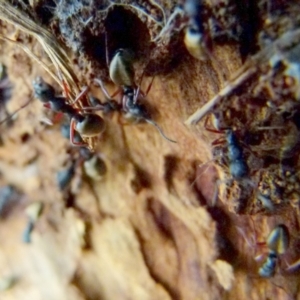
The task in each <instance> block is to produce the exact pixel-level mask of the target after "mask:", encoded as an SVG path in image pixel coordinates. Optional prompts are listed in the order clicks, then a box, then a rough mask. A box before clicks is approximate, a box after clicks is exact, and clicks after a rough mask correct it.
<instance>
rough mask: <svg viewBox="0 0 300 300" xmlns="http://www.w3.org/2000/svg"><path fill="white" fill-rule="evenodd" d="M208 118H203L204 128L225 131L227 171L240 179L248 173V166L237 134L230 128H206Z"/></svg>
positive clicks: (212, 130) (217, 141)
mask: <svg viewBox="0 0 300 300" xmlns="http://www.w3.org/2000/svg"><path fill="white" fill-rule="evenodd" d="M207 123H208V118H207V119H206V120H205V124H204V127H205V129H206V130H208V131H210V132H214V133H225V140H226V142H227V149H228V150H227V157H228V161H229V172H230V174H231V176H232V178H233V179H234V180H238V181H239V180H242V179H244V178H246V177H247V176H248V175H249V167H248V165H247V162H246V160H245V157H244V150H243V147H242V146H241V143H240V142H239V140H238V138H237V135H236V134H235V133H234V131H233V130H232V129H230V128H227V129H225V128H223V129H221V130H216V129H211V128H208V124H207ZM219 143H220V140H219V139H217V140H215V141H214V142H213V143H212V145H217V144H219Z"/></svg>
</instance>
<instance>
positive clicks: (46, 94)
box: [33, 77, 105, 146]
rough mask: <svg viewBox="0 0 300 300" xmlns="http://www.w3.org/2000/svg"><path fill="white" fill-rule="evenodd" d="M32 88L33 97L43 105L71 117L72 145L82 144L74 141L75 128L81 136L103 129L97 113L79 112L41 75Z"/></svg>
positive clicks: (96, 134) (103, 125)
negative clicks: (58, 94)
mask: <svg viewBox="0 0 300 300" xmlns="http://www.w3.org/2000/svg"><path fill="white" fill-rule="evenodd" d="M33 89H34V94H35V97H36V98H38V99H39V100H40V101H41V102H43V103H44V106H45V107H47V108H50V109H51V110H53V111H56V112H60V113H64V114H66V115H68V116H69V117H70V118H71V123H70V124H71V125H70V141H71V143H72V145H74V146H83V145H84V143H81V142H76V141H75V130H76V131H77V132H79V133H80V135H81V136H82V137H95V136H98V135H99V134H101V133H102V132H103V130H104V129H105V123H104V120H103V119H102V118H101V117H100V116H99V115H97V114H91V113H80V112H79V111H80V109H76V108H74V107H73V106H72V105H70V104H68V103H67V102H66V100H67V99H66V98H65V97H62V96H56V93H55V89H54V87H53V86H51V85H50V84H49V83H47V82H45V81H44V80H43V79H42V78H41V77H37V78H36V80H34V81H33ZM84 93H86V91H83V92H82V93H80V94H79V96H78V97H77V98H76V99H75V101H74V103H75V102H76V101H78V100H79V99H80V98H81V97H82V96H83V95H84Z"/></svg>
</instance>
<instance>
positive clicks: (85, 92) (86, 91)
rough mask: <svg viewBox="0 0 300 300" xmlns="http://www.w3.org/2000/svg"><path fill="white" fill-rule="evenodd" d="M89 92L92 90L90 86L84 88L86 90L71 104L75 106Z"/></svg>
mask: <svg viewBox="0 0 300 300" xmlns="http://www.w3.org/2000/svg"><path fill="white" fill-rule="evenodd" d="M89 90H90V88H89V87H88V86H86V87H84V89H83V90H82V91H81V92H80V94H79V95H78V96H77V97H76V99H75V100H74V101H73V103H71V105H74V104H75V103H77V102H78V101H79V100H80V99H81V98H82V97H84V96H85V95H86V94H87V93H88V91H89Z"/></svg>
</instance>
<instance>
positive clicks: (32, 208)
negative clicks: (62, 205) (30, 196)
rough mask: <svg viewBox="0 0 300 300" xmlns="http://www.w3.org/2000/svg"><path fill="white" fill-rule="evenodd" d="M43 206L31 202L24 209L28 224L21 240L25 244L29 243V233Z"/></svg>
mask: <svg viewBox="0 0 300 300" xmlns="http://www.w3.org/2000/svg"><path fill="white" fill-rule="evenodd" d="M43 208H44V204H43V203H42V202H33V203H31V204H30V205H29V206H27V207H26V209H25V213H26V215H27V217H28V222H27V225H26V227H25V230H24V232H23V236H22V240H23V242H24V243H26V244H30V243H31V233H32V231H33V229H34V226H35V224H36V222H37V220H38V219H39V217H40V216H41V214H42V211H43Z"/></svg>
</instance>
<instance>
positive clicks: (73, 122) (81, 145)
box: [70, 118, 87, 147]
mask: <svg viewBox="0 0 300 300" xmlns="http://www.w3.org/2000/svg"><path fill="white" fill-rule="evenodd" d="M75 125H76V121H75V119H74V118H72V119H71V124H70V142H71V144H72V145H73V146H78V147H83V146H86V145H87V144H86V143H78V142H75Z"/></svg>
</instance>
